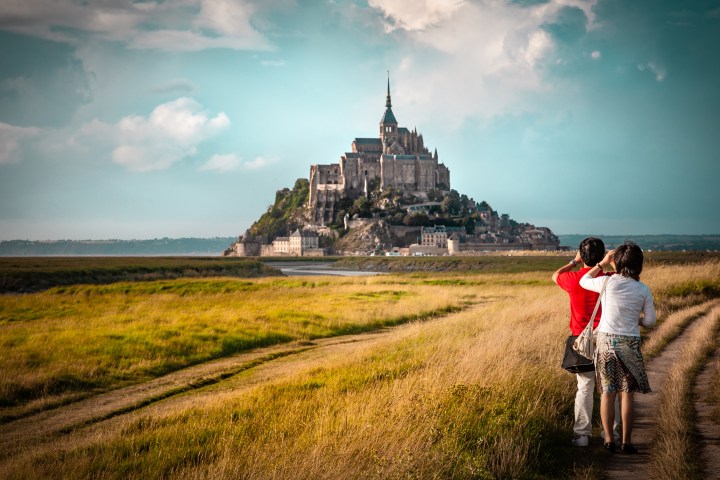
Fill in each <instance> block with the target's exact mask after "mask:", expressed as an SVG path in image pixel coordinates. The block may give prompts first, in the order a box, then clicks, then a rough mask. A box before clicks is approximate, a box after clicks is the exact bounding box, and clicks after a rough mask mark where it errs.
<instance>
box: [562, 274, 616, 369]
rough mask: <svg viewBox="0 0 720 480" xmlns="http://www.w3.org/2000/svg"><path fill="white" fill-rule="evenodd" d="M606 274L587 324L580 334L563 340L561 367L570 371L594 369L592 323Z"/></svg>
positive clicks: (605, 284) (598, 305)
mask: <svg viewBox="0 0 720 480" xmlns="http://www.w3.org/2000/svg"><path fill="white" fill-rule="evenodd" d="M609 278H610V277H609V276H608V277H607V278H606V279H605V282H604V283H603V286H602V289H601V290H600V295H599V296H598V299H597V303H595V309H594V310H593V313H592V316H591V317H590V321H589V322H588V324H587V326H586V327H585V328H584V329H583V331H582V333H581V334H580V335H570V336H569V337H568V338H567V340H566V341H565V354H564V355H563V361H562V367H563V368H564V369H565V370H567V371H569V372H572V373H582V372H592V371H593V370H595V364H594V363H593V357H594V355H595V339H594V338H593V323H595V316H596V315H597V311H598V309H599V308H600V299H601V298H602V295H603V293H604V292H605V287H606V286H607V282H608V279H609Z"/></svg>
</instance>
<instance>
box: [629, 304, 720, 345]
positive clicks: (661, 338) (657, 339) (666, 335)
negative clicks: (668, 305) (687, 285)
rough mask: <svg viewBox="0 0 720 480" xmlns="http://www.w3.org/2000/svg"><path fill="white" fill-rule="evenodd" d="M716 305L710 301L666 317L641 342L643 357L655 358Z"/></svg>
mask: <svg viewBox="0 0 720 480" xmlns="http://www.w3.org/2000/svg"><path fill="white" fill-rule="evenodd" d="M718 303H719V301H718V300H710V301H708V302H704V303H701V304H700V305H696V306H694V307H688V308H686V309H684V310H678V311H675V312H673V313H671V314H670V315H668V316H667V318H665V319H664V321H662V323H660V324H659V325H658V326H657V328H655V329H653V330H652V331H651V332H650V335H649V336H648V338H647V340H645V341H644V342H643V345H642V353H643V355H644V356H645V357H646V358H652V357H655V356H657V355H658V354H659V353H660V352H662V350H663V349H664V348H665V347H666V346H667V345H668V344H669V343H670V342H672V341H673V340H675V339H676V338H677V337H679V336H680V335H681V334H682V333H683V332H684V331H685V328H687V326H688V325H690V324H691V323H692V322H693V320H696V319H698V318H699V317H701V316H703V315H705V314H707V313H708V312H709V311H710V310H711V309H712V308H713V307H714V306H716V305H718Z"/></svg>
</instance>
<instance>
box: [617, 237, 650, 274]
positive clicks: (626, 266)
mask: <svg viewBox="0 0 720 480" xmlns="http://www.w3.org/2000/svg"><path fill="white" fill-rule="evenodd" d="M613 260H615V270H617V272H618V273H619V274H620V275H622V276H624V277H630V278H634V279H635V280H640V273H641V272H642V269H643V252H642V249H640V247H638V246H637V244H636V243H635V242H631V241H629V240H626V241H625V242H623V244H622V245H620V246H619V247H617V248H616V249H615V254H614V255H613Z"/></svg>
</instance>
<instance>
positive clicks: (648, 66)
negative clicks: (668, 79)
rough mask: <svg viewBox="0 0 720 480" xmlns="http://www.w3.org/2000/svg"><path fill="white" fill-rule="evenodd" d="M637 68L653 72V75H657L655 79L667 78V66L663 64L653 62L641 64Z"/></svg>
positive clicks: (660, 80)
mask: <svg viewBox="0 0 720 480" xmlns="http://www.w3.org/2000/svg"><path fill="white" fill-rule="evenodd" d="M637 68H638V70H640V71H641V72H646V71H647V72H651V73H652V74H653V75H655V80H657V81H658V82H662V81H663V80H665V76H666V75H667V71H666V70H665V67H663V66H662V65H656V64H655V63H653V62H648V63H642V64H639V65H638V66H637Z"/></svg>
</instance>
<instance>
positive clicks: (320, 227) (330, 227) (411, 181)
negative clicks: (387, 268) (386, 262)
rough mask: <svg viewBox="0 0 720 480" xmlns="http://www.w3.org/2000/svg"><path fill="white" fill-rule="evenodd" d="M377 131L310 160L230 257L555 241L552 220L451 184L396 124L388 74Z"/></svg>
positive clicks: (415, 136)
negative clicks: (326, 159) (517, 215)
mask: <svg viewBox="0 0 720 480" xmlns="http://www.w3.org/2000/svg"><path fill="white" fill-rule="evenodd" d="M378 133H379V135H378V137H375V138H365V137H356V138H355V139H354V140H353V141H352V147H351V151H350V152H345V153H344V154H343V155H341V156H340V160H339V161H338V163H331V164H316V165H311V166H310V176H309V179H298V181H297V182H296V183H295V186H294V187H293V189H292V191H291V190H290V189H287V188H286V189H283V190H280V191H278V192H277V193H276V200H275V204H274V205H271V206H270V207H269V208H268V211H267V212H266V213H265V214H263V215H262V217H261V218H260V219H259V220H258V221H257V222H255V223H254V224H253V226H252V227H251V228H250V229H249V230H248V231H247V232H246V234H245V235H243V236H241V237H239V238H238V240H237V241H236V242H234V243H233V244H232V245H231V246H230V247H229V248H228V249H227V250H226V251H225V253H224V254H225V255H233V256H248V255H260V256H283V255H291V256H314V255H326V254H340V255H366V254H371V253H372V254H382V253H385V254H387V255H463V254H473V253H478V252H487V251H498V250H555V249H557V248H558V247H559V240H558V238H557V236H556V235H554V234H553V233H552V231H551V230H550V229H549V228H546V227H535V226H534V225H532V224H528V223H518V222H515V221H513V220H512V219H511V218H510V216H509V215H507V214H499V212H497V211H494V210H493V209H492V208H491V207H490V205H489V204H488V203H487V202H480V203H479V204H477V203H476V202H475V201H474V200H473V199H472V198H469V197H467V196H466V195H461V194H459V193H458V192H456V191H455V190H452V189H451V188H450V170H449V169H448V167H447V166H446V165H444V164H443V163H440V161H439V160H438V152H437V149H435V150H434V151H433V152H432V153H430V151H429V150H428V148H427V147H426V146H425V141H424V139H423V136H422V135H421V134H419V133H418V132H417V129H413V130H409V129H408V128H404V127H399V126H398V121H397V120H396V118H395V114H394V113H393V111H392V100H391V97H390V80H389V78H388V84H387V97H386V100H385V112H384V113H383V115H382V117H381V119H380V123H379V132H378Z"/></svg>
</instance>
